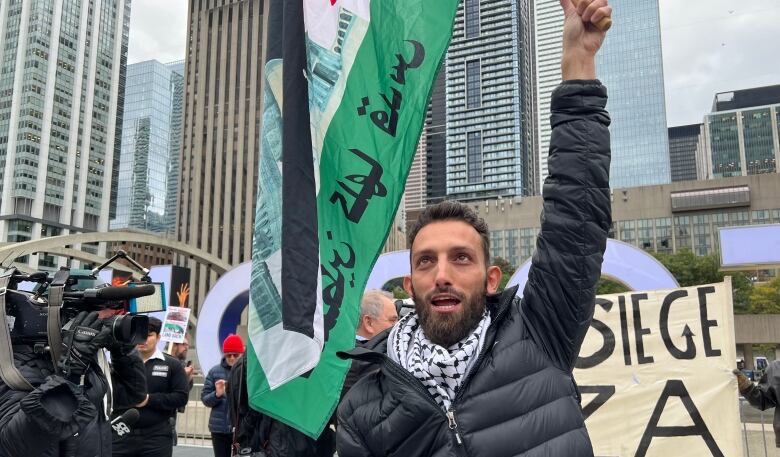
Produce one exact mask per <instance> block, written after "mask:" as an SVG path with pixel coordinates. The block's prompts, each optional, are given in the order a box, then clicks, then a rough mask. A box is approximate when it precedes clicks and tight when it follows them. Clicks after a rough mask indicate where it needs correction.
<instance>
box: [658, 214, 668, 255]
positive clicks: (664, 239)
mask: <svg viewBox="0 0 780 457" xmlns="http://www.w3.org/2000/svg"><path fill="white" fill-rule="evenodd" d="M655 250H656V252H663V253H667V254H669V253H671V252H672V218H671V217H662V218H659V219H656V220H655Z"/></svg>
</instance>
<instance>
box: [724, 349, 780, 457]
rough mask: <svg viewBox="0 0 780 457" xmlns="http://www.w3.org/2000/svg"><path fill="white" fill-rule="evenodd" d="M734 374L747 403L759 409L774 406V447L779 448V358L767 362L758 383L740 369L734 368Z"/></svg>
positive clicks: (763, 409) (764, 409)
mask: <svg viewBox="0 0 780 457" xmlns="http://www.w3.org/2000/svg"><path fill="white" fill-rule="evenodd" d="M734 374H735V375H736V376H737V386H738V387H739V393H741V394H742V395H743V396H744V397H745V399H746V400H747V401H748V403H750V404H751V405H753V406H755V407H756V408H758V409H760V410H761V411H766V410H767V409H770V408H775V416H774V420H773V421H772V428H774V430H775V447H777V448H778V449H780V408H778V407H777V406H778V404H780V401H778V400H779V399H778V394H780V360H775V361H774V362H772V363H770V364H769V366H768V367H767V369H766V374H765V375H764V377H765V378H764V377H762V379H761V383H759V384H753V382H752V381H751V380H750V379H748V378H747V376H745V373H743V372H742V371H740V370H734Z"/></svg>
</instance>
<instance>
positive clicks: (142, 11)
mask: <svg viewBox="0 0 780 457" xmlns="http://www.w3.org/2000/svg"><path fill="white" fill-rule="evenodd" d="M621 1H622V2H625V3H629V2H632V1H642V0H621ZM659 1H660V8H661V37H662V41H663V54H664V79H665V80H666V87H665V89H666V120H667V124H668V125H669V126H670V127H671V126H676V125H683V124H693V123H698V122H701V120H702V117H703V116H704V114H705V113H707V112H709V109H710V107H711V105H712V98H713V96H714V95H715V93H717V92H724V91H730V90H736V89H744V88H748V87H758V86H766V85H771V84H780V58H778V54H780V52H778V48H779V45H780V26H778V24H780V0H743V1H741V2H736V1H734V0H659ZM186 31H187V2H186V1H185V0H133V3H132V12H131V16H130V49H129V56H128V61H129V63H135V62H140V61H143V60H149V59H156V60H159V61H160V62H171V61H174V60H180V59H183V58H184V52H185V46H186V43H185V37H186Z"/></svg>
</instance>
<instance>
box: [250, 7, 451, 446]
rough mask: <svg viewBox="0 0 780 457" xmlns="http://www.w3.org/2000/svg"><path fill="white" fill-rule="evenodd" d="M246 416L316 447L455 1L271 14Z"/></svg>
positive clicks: (283, 9)
mask: <svg viewBox="0 0 780 457" xmlns="http://www.w3.org/2000/svg"><path fill="white" fill-rule="evenodd" d="M267 1H268V5H267V7H268V10H267V11H268V17H267V24H268V25H267V41H266V43H267V44H266V61H265V67H264V69H265V78H264V80H263V82H264V87H263V101H264V105H263V110H264V111H263V125H262V143H261V150H260V163H259V167H260V174H259V179H258V194H257V211H256V215H255V227H254V241H253V246H252V279H251V281H252V283H251V286H250V306H249V337H250V345H249V350H248V366H249V368H248V370H249V371H248V376H249V377H248V383H247V384H248V392H249V398H250V404H251V405H252V406H253V407H254V408H255V409H258V410H260V411H262V412H264V413H266V414H268V415H270V416H272V417H275V418H277V419H279V420H281V421H283V422H285V423H287V424H289V425H291V426H293V427H295V428H297V429H298V430H300V431H302V432H304V433H306V434H307V435H310V436H312V437H317V436H319V434H320V432H321V431H322V429H323V428H324V426H325V424H326V422H327V421H328V419H329V418H330V416H331V415H332V413H333V410H334V408H335V407H336V405H337V403H338V400H339V394H340V391H341V386H342V384H343V382H344V377H345V375H346V372H347V370H348V368H349V362H347V361H344V360H340V359H339V358H338V357H336V352H337V351H345V350H349V349H351V348H352V347H353V346H354V343H355V329H356V326H357V321H358V315H359V308H360V299H361V296H362V294H363V288H364V287H365V283H366V280H367V279H368V275H369V273H370V272H371V268H372V267H373V265H374V262H375V261H376V258H377V256H378V255H379V253H380V251H381V249H382V246H383V244H384V241H385V238H386V237H387V234H388V231H389V229H390V227H391V224H392V221H393V219H394V217H395V212H396V210H397V208H398V203H399V201H400V198H401V195H402V194H403V191H404V183H405V182H406V176H407V174H408V173H409V167H410V165H411V163H412V159H413V157H414V153H415V148H416V146H417V141H418V139H419V136H420V131H421V129H422V125H423V121H424V117H425V111H426V107H427V103H428V99H429V97H430V92H431V89H432V86H433V81H434V79H435V76H436V71H437V69H438V68H439V66H440V63H441V61H442V59H443V58H444V52H445V50H446V48H447V45H448V44H449V40H450V37H451V34H452V24H453V20H454V18H455V11H456V9H457V5H458V0H435V1H431V0H371V1H370V0H267Z"/></svg>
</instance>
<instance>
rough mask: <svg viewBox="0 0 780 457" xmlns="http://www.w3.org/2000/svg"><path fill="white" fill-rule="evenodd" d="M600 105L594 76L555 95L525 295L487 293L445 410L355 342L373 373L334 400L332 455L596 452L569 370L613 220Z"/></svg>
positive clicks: (357, 354) (381, 356)
mask: <svg viewBox="0 0 780 457" xmlns="http://www.w3.org/2000/svg"><path fill="white" fill-rule="evenodd" d="M606 102H607V93H606V89H605V88H604V87H603V86H602V85H601V84H600V83H598V82H597V81H576V82H575V81H570V82H566V83H563V84H562V85H560V86H559V87H558V88H557V89H556V90H555V92H554V93H553V97H552V117H551V125H552V128H553V130H552V138H551V144H550V157H549V171H550V176H549V177H548V178H547V180H546V181H545V185H544V212H543V215H542V228H541V232H540V233H539V237H538V240H537V244H536V251H535V253H534V256H533V262H532V266H531V270H530V272H529V276H528V283H527V285H526V287H525V290H524V292H523V299H522V301H521V300H519V299H515V298H514V295H515V292H516V288H512V289H508V290H506V291H505V292H504V293H503V294H501V295H499V296H494V297H489V299H488V309H489V311H490V313H491V317H492V322H491V325H490V327H489V330H488V333H487V336H486V340H485V342H484V346H483V347H484V349H483V350H482V352H481V353H480V355H479V356H478V358H477V360H476V361H475V365H474V368H472V371H471V372H470V373H469V375H467V378H466V379H464V381H463V384H462V386H461V389H460V391H459V392H458V394H457V396H456V397H455V399H454V400H453V402H452V406H451V409H450V410H449V412H448V413H447V414H445V411H444V410H442V408H441V407H439V406H438V405H437V403H436V402H435V401H434V400H433V398H432V397H431V396H430V394H429V393H428V392H427V389H425V387H423V385H422V384H421V383H420V382H419V381H418V380H417V379H416V378H415V377H413V376H412V374H411V373H409V372H408V371H406V370H404V369H403V368H402V367H401V366H400V365H398V364H396V363H395V362H393V361H391V360H390V359H389V358H388V357H387V355H386V354H385V352H386V351H376V350H374V351H371V350H369V349H367V348H358V349H355V350H354V351H352V353H351V357H352V358H354V359H356V360H366V361H373V362H375V363H377V364H378V365H379V366H380V370H379V371H377V372H374V373H371V374H369V375H367V376H366V377H364V378H362V379H360V380H359V381H357V383H356V384H355V385H354V387H352V389H351V390H350V391H349V393H347V395H346V397H345V398H344V400H342V401H341V404H340V405H339V409H338V423H339V428H338V435H337V448H338V454H339V457H358V456H360V457H363V456H403V457H416V456H431V457H443V456H489V457H502V456H520V455H522V456H524V457H541V456H561V457H563V456H566V457H584V456H592V455H593V449H592V446H591V443H590V439H589V437H588V433H587V430H586V429H585V424H584V420H583V417H582V410H581V408H580V404H579V402H578V397H579V396H578V393H577V389H576V387H575V384H574V379H573V377H572V369H573V367H574V363H575V361H576V358H577V354H578V353H579V350H580V346H581V345H582V341H583V339H584V337H585V333H586V332H587V330H588V327H589V325H590V322H591V319H592V317H593V308H594V298H595V289H596V283H597V281H598V279H599V277H600V271H601V263H602V259H603V253H604V250H605V248H606V241H607V231H608V230H609V227H610V224H611V212H610V196H609V163H610V146H609V131H608V128H607V127H608V125H609V116H608V114H607V112H606V111H605V109H604V108H605V105H606ZM378 343H379V342H374V344H373V345H374V346H378ZM448 416H449V417H448Z"/></svg>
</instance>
